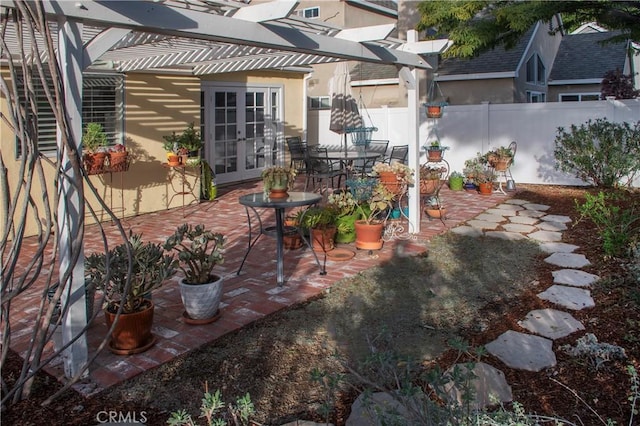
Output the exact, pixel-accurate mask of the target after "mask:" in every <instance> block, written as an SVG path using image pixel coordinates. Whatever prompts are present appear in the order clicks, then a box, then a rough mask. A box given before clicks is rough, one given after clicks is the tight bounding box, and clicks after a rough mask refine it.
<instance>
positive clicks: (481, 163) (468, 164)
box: [462, 152, 485, 192]
mask: <svg viewBox="0 0 640 426" xmlns="http://www.w3.org/2000/svg"><path fill="white" fill-rule="evenodd" d="M484 169H485V158H484V156H483V155H482V154H480V153H479V152H478V153H476V156H475V157H473V158H469V159H467V160H465V162H464V168H463V169H462V174H463V175H464V184H463V188H464V189H465V190H467V191H474V192H476V191H477V190H478V185H477V177H478V175H479V174H482V173H483V172H484Z"/></svg>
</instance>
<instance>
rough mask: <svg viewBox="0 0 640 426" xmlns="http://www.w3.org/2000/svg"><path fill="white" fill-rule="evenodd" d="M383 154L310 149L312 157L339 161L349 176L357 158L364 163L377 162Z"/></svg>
mask: <svg viewBox="0 0 640 426" xmlns="http://www.w3.org/2000/svg"><path fill="white" fill-rule="evenodd" d="M381 156H382V153H380V152H376V151H344V150H341V151H327V152H326V154H325V153H324V152H314V151H313V150H310V151H309V157H310V158H317V159H320V160H329V161H339V162H340V168H341V169H342V170H344V171H345V172H346V174H347V176H348V177H351V175H353V173H352V172H351V171H352V166H353V162H354V161H355V160H362V161H363V164H366V163H368V162H371V163H373V162H375V161H376V160H377V159H378V158H380V157H381Z"/></svg>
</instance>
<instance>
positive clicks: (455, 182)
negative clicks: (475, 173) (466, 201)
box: [449, 171, 464, 191]
mask: <svg viewBox="0 0 640 426" xmlns="http://www.w3.org/2000/svg"><path fill="white" fill-rule="evenodd" d="M463 185H464V175H463V174H462V173H460V172H458V171H454V172H451V174H450V175H449V189H450V190H452V191H462V187H463Z"/></svg>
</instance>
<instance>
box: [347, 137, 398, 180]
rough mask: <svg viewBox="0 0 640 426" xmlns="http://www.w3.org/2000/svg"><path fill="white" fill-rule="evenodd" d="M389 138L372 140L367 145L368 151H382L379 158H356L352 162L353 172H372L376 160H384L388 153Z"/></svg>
mask: <svg viewBox="0 0 640 426" xmlns="http://www.w3.org/2000/svg"><path fill="white" fill-rule="evenodd" d="M388 146H389V141H388V140H379V139H378V140H372V141H371V142H370V143H369V146H368V147H367V152H376V153H380V157H379V158H374V159H356V160H353V163H352V164H351V169H352V171H353V174H354V175H356V176H367V175H369V174H370V173H371V171H372V169H373V165H374V164H375V163H376V162H384V161H385V158H386V155H387V147H388Z"/></svg>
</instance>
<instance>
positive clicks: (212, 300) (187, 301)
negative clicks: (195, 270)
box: [180, 275, 223, 323]
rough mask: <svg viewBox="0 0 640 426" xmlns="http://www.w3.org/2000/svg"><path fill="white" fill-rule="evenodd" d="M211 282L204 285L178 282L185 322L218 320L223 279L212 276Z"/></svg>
mask: <svg viewBox="0 0 640 426" xmlns="http://www.w3.org/2000/svg"><path fill="white" fill-rule="evenodd" d="M210 278H211V282H208V283H205V284H188V283H185V282H184V280H182V281H180V297H181V298H182V304H183V305H184V310H185V312H186V314H187V316H186V317H185V319H186V320H185V322H186V323H190V321H189V320H196V321H198V322H201V321H205V322H212V321H214V320H215V319H217V318H218V315H217V314H218V309H219V307H220V299H221V298H222V284H223V279H222V277H220V276H217V275H212V276H211V277H210Z"/></svg>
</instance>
